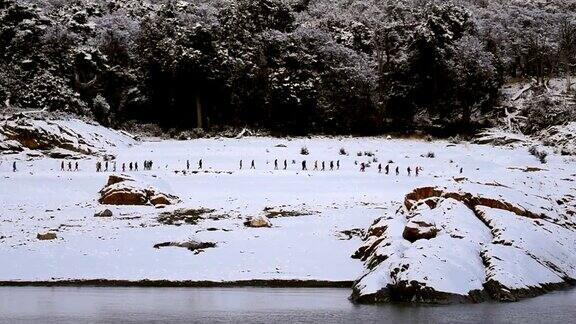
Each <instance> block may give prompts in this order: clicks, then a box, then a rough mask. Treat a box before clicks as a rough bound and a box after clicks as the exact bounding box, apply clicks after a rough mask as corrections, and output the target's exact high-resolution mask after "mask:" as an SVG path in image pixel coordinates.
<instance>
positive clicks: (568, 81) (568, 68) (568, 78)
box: [565, 58, 572, 93]
mask: <svg viewBox="0 0 576 324" xmlns="http://www.w3.org/2000/svg"><path fill="white" fill-rule="evenodd" d="M565 60H566V62H565V64H566V93H570V90H571V87H572V84H571V83H572V80H571V78H570V62H569V60H568V58H565Z"/></svg>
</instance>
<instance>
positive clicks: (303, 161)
mask: <svg viewBox="0 0 576 324" xmlns="http://www.w3.org/2000/svg"><path fill="white" fill-rule="evenodd" d="M304 170H308V169H307V168H306V160H302V171H304Z"/></svg>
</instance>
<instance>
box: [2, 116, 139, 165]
mask: <svg viewBox="0 0 576 324" xmlns="http://www.w3.org/2000/svg"><path fill="white" fill-rule="evenodd" d="M133 141H134V140H133V138H131V137H130V136H128V135H127V134H125V133H121V132H116V131H114V130H110V129H106V128H103V127H101V126H99V125H95V124H90V123H85V122H82V121H80V120H64V119H54V120H52V119H50V118H47V117H42V116H41V115H39V116H34V117H29V116H27V115H23V114H17V115H13V116H10V117H9V118H8V119H7V120H6V121H5V122H3V123H2V124H0V152H4V153H14V152H20V151H22V150H24V149H28V150H38V151H42V152H43V153H45V154H46V155H48V156H52V157H55V158H58V157H70V156H74V155H75V154H84V155H102V154H105V152H106V151H107V150H108V149H109V148H111V147H113V146H117V145H119V144H125V145H130V144H132V143H133Z"/></svg>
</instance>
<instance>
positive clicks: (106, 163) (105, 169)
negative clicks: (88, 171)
mask: <svg viewBox="0 0 576 324" xmlns="http://www.w3.org/2000/svg"><path fill="white" fill-rule="evenodd" d="M106 171H108V161H106V162H105V163H104V172H106Z"/></svg>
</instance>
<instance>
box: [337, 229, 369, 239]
mask: <svg viewBox="0 0 576 324" xmlns="http://www.w3.org/2000/svg"><path fill="white" fill-rule="evenodd" d="M338 234H339V236H340V239H341V240H351V239H352V238H353V237H363V236H364V235H365V233H364V230H363V229H361V228H353V229H349V230H343V231H340V232H338Z"/></svg>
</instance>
